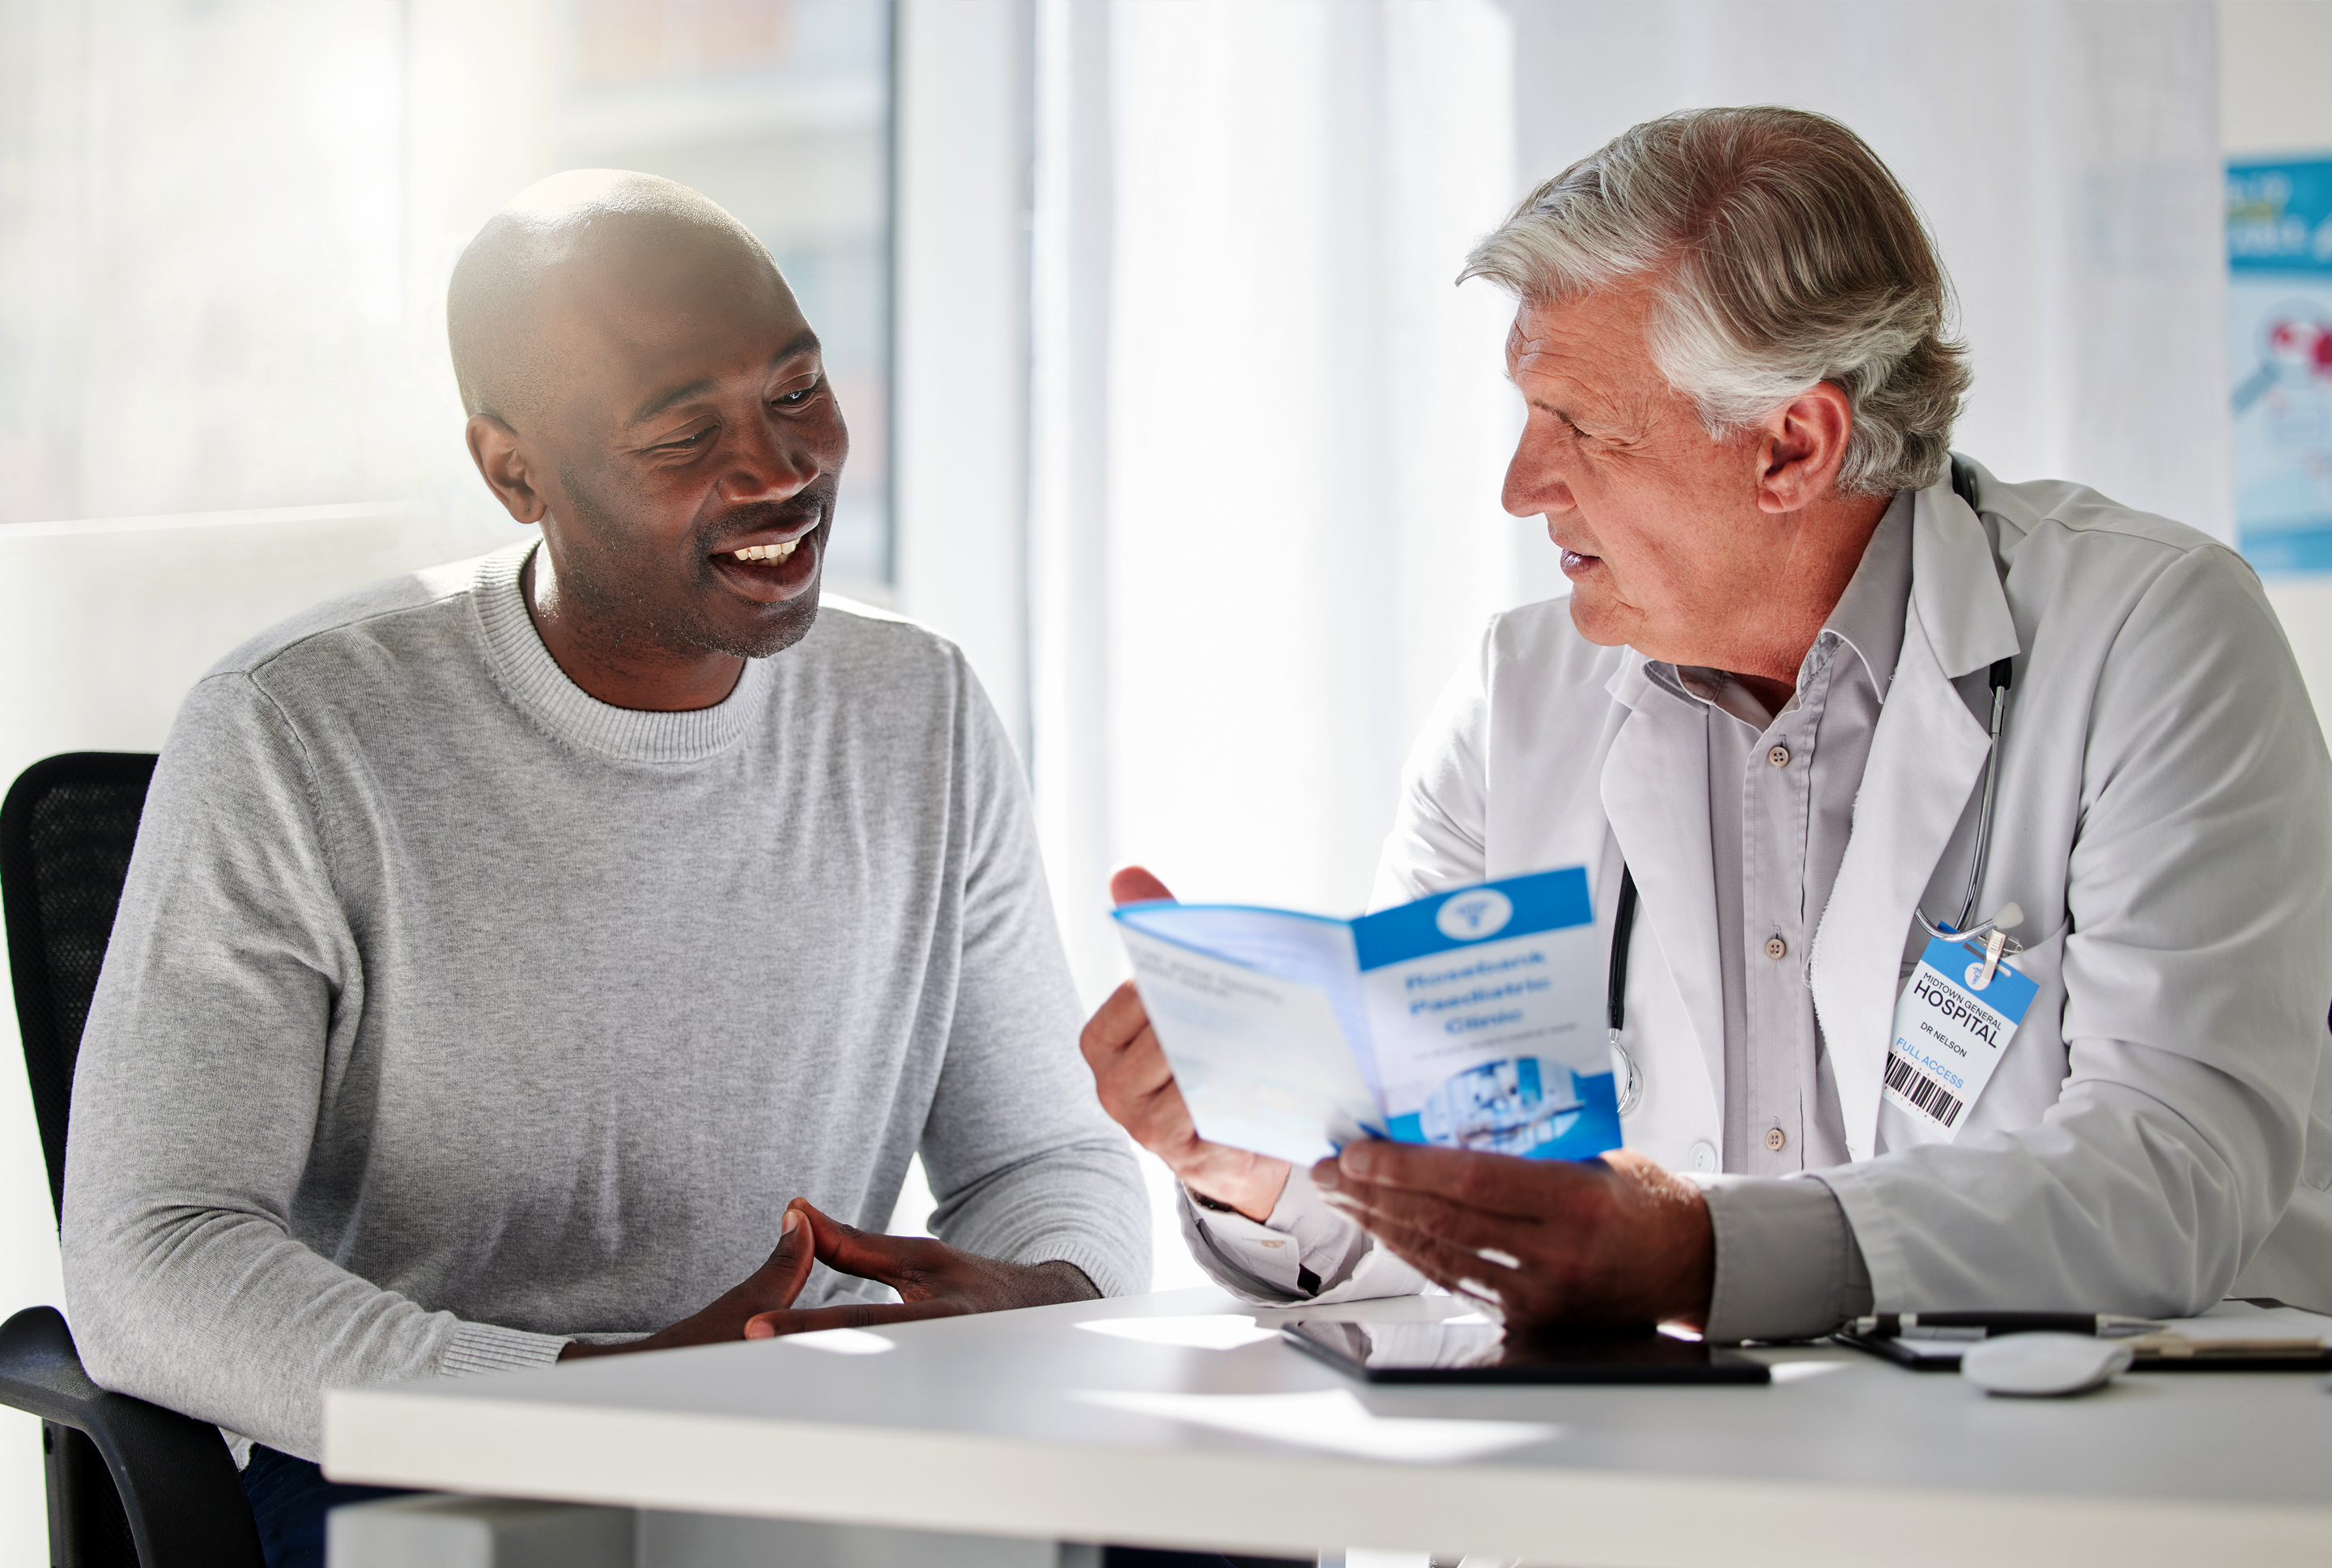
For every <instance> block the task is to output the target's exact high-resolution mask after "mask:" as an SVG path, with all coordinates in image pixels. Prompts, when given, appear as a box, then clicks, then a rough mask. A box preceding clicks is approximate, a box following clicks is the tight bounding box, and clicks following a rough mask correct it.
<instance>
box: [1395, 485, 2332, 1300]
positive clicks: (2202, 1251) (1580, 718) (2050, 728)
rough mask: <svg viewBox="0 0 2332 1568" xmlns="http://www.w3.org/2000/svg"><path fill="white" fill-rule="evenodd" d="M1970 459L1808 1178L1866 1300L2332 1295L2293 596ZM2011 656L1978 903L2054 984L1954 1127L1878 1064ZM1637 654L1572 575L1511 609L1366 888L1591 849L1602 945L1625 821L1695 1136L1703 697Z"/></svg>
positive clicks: (1680, 1128) (2330, 1087) (1856, 927)
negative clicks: (1592, 610) (1908, 1103)
mask: <svg viewBox="0 0 2332 1568" xmlns="http://www.w3.org/2000/svg"><path fill="white" fill-rule="evenodd" d="M1976 472H1977V477H1978V485H1979V489H1978V493H1977V499H1978V503H1979V509H1980V511H1981V514H1982V515H1981V520H1979V518H1978V515H1977V513H1975V512H1972V511H1970V509H1969V508H1968V507H1967V506H1966V504H1965V503H1964V502H1963V501H1961V500H1960V499H1959V498H1958V497H1957V496H1956V495H1955V494H1954V492H1953V490H1952V489H1951V487H1950V485H1949V483H1948V482H1943V483H1938V484H1936V485H1935V486H1934V487H1932V488H1930V489H1926V490H1925V491H1923V492H1922V493H1921V494H1920V495H1919V496H1918V497H1917V499H1916V509H1915V513H1914V518H1913V523H1912V529H1913V542H1912V558H1913V568H1912V574H1913V575H1912V585H1911V599H1910V604H1909V608H1908V610H1907V616H1906V625H1905V629H1904V637H1903V650H1902V655H1901V659H1900V661H1899V663H1898V664H1897V668H1896V671H1895V675H1894V679H1893V683H1892V685H1891V687H1890V688H1889V689H1888V694H1887V699H1886V703H1885V706H1884V708H1883V709H1882V712H1881V716H1880V718H1879V720H1878V728H1877V731H1876V733H1875V734H1874V736H1873V737H1872V741H1871V747H1870V755H1869V762H1868V768H1867V770H1866V772H1865V774H1864V776H1863V782H1862V786H1861V789H1860V791H1859V794H1858V796H1857V798H1856V802H1855V815H1854V828H1853V832H1852V836H1851V839H1850V841H1849V845H1848V848H1847V851H1846V858H1845V860H1844V863H1843V864H1842V865H1841V866H1840V870H1839V874H1838V880H1837V883H1836V886H1835V889H1834V891H1833V893H1832V895H1831V898H1830V905H1829V908H1827V909H1826V910H1825V911H1824V912H1823V914H1822V917H1821V926H1820V927H1819V930H1818V932H1817V934H1816V937H1815V940H1814V942H1813V945H1812V952H1811V982H1812V988H1813V994H1814V1004H1815V1008H1816V1011H1817V1013H1818V1015H1819V1017H1820V1019H1821V1026H1822V1031H1823V1037H1824V1040H1825V1041H1826V1046H1827V1050H1828V1051H1829V1053H1830V1061H1831V1066H1832V1069H1833V1071H1834V1074H1835V1078H1836V1082H1837V1086H1838V1094H1839V1099H1840V1107H1841V1109H1842V1111H1843V1113H1844V1118H1845V1127H1846V1137H1847V1143H1848V1146H1849V1150H1850V1151H1851V1153H1852V1155H1853V1160H1852V1163H1850V1164H1847V1165H1843V1166H1839V1167H1834V1168H1832V1169H1830V1170H1829V1171H1826V1172H1824V1173H1823V1177H1824V1179H1825V1180H1826V1181H1827V1182H1828V1183H1829V1184H1830V1187H1831V1189H1832V1190H1833V1191H1834V1192H1835V1193H1837V1194H1838V1197H1839V1200H1840V1202H1841V1204H1842V1205H1843V1206H1844V1208H1845V1211H1846V1213H1847V1216H1848V1218H1849V1221H1851V1223H1852V1225H1853V1227H1854V1233H1855V1237H1856V1239H1857V1240H1858V1241H1859V1243H1860V1246H1861V1249H1862V1253H1863V1257H1864V1259H1865V1260H1866V1261H1867V1262H1868V1265H1869V1269H1870V1278H1871V1285H1872V1289H1873V1292H1874V1294H1875V1297H1876V1298H1877V1307H1878V1310H1881V1311H1890V1310H1917V1309H1921V1308H1926V1309H1931V1310H1932V1309H1941V1308H1951V1307H2003V1308H2004V1307H2028V1308H2036V1309H2039V1308H2060V1309H2088V1310H2104V1311H2125V1312H2138V1313H2154V1314H2184V1313H2189V1312H2193V1311H2198V1310H2200V1309H2202V1308H2203V1307H2206V1306H2208V1305H2209V1304H2211V1303H2213V1302H2215V1301H2217V1300H2218V1299H2219V1298H2220V1297H2222V1296H2227V1295H2245V1296H2254V1295H2256V1296H2276V1297H2283V1298H2284V1299H2286V1300H2289V1301H2292V1302H2294V1303H2297V1304H2299V1305H2303V1306H2307V1307H2313V1308H2317V1309H2319V1310H2327V1309H2332V1190H2328V1189H2332V1071H2325V1070H2322V1069H2323V1064H2324V1061H2325V1058H2326V1055H2327V1046H2332V1034H2327V1027H2326V1012H2327V1004H2328V1003H2332V890H2327V883H2332V763H2327V756H2326V753H2325V747H2324V741H2323V737H2322V735H2321V733H2320V731H2319V730H2318V725H2317V720H2316V716H2315V712H2314V710H2313V708H2311V706H2310V704H2309V701H2308V693H2307V691H2306V689H2305V688H2304V687H2303V685H2302V684H2301V681H2300V677H2299V671H2298V670H2297V668H2296V667H2295V666H2294V664H2293V661H2292V658H2291V654H2290V651H2289V647H2288V645H2287V644H2286V642H2285V641H2284V638H2283V634H2282V632H2281V630H2280V628H2279V625H2278V624H2277V622H2276V619H2275V616H2274V614H2273V613H2272V612H2271V611H2270V609H2269V607H2268V604H2267V601H2266V598H2265V596H2264V595H2263V594H2262V593H2261V592H2260V585H2259V583H2258V580H2257V578H2256V577H2255V576H2254V575H2252V573H2251V569H2250V568H2249V567H2248V566H2246V565H2244V564H2243V563H2242V561H2241V559H2240V558H2239V557H2238V556H2235V555H2234V554H2233V553H2232V552H2231V551H2229V550H2228V549H2226V548H2225V547H2224V546H2221V545H2218V544H2216V543H2214V542H2213V541H2211V540H2209V539H2207V538H2205V537H2203V536H2202V535H2200V534H2197V533H2195V532H2194V531H2193V530H2192V529H2189V528H2185V527H2180V526H2179V525H2177V524H2174V523H2170V522H2166V521H2165V520H2164V519H2162V518H2155V517H2150V516H2147V515H2146V514H2144V513H2139V512H2136V511H2132V510H2130V509H2128V508H2123V507H2118V506H2116V505H2114V504H2113V503H2112V502H2110V501H2108V500H2107V499H2104V498H2103V497H2101V496H2098V495H2097V494H2096V493H2094V492H2092V491H2089V490H2087V489H2081V488H2079V487H2078V486H2074V485H2069V484H2061V483H2050V482H2041V483H2032V484H2021V485H2011V484H2003V483H2002V482H2001V481H2000V480H1995V479H1993V477H1992V476H1991V475H1990V474H1988V473H1985V472H1983V470H1981V469H1978V470H1976ZM1995 550H1996V552H1997V556H1998V561H1999V566H1998V567H1997V568H1996V567H1995V565H1994V552H1995ZM2010 656H2013V657H2014V659H2015V661H2016V662H2015V684H2014V688H2013V689H2012V693H2011V696H2010V699H2009V705H2008V712H2007V720H2006V725H2005V728H2004V732H2003V735H2002V745H2001V763H2000V796H1999V804H1998V809H1997V813H1996V816H1995V819H1994V826H1993V850H1992V854H1991V860H1990V865H1989V869H1988V870H1987V872H1986V874H1985V877H1984V879H1983V887H1982V889H1981V890H1980V895H1979V898H1978V900H1977V905H1976V908H1977V912H1978V913H1977V917H1978V918H1979V919H1981V918H1983V917H1984V916H1986V915H1987V914H1989V913H1990V912H1991V911H1993V910H1994V909H1996V908H1999V907H2000V906H2002V905H2003V904H2005V903H2007V902H2008V901H2010V900H2012V899H2013V900H2014V901H2015V902H2017V903H2018V904H2021V906H2022V907H2023V908H2024V911H2025V919H2024V922H2023V924H2022V925H2021V927H2019V928H2018V929H2017V930H2016V931H2015V932H2014V933H2012V934H2013V935H2015V936H2019V937H2021V938H2022V939H2023V940H2024V941H2025V942H2026V943H2027V944H2028V946H2027V950H2026V951H2025V952H2024V953H2022V954H2021V955H2017V957H2016V958H2015V960H2014V962H2015V963H2016V965H2018V966H2019V967H2021V969H2023V970H2024V972H2025V973H2026V974H2029V975H2031V978H2032V979H2033V980H2034V981H2036V982H2037V983H2038V984H2039V986H2040V994H2039V996H2038V997H2037V998H2036V999H2035V1001H2034V1003H2033V1004H2032V1006H2031V1011H2030V1012H2029V1013H2028V1014H2027V1016H2026V1017H2025V1019H2024V1021H2023V1023H2022V1026H2021V1028H2019V1029H2018V1031H2016V1034H2015V1037H2014V1039H2013V1040H2012V1041H2011V1043H2010V1045H2009V1047H2008V1050H2007V1051H2006V1053H2005V1054H2004V1056H2003V1058H2002V1061H2001V1063H2000V1065H1999V1067H1998V1069H1997V1070H1996V1071H1995V1072H1994V1074H1993V1079H1992V1081H1991V1083H1990V1085H1989V1086H1988V1087H1987V1088H1986V1089H1985V1090H1984V1092H1983V1096H1982V1098H1979V1099H1978V1100H1977V1101H1976V1102H1975V1105H1974V1107H1973V1109H1972V1111H1971V1112H1970V1113H1969V1115H1968V1116H1967V1117H1966V1118H1965V1125H1964V1129H1963V1130H1962V1131H1961V1133H1960V1135H1959V1136H1958V1140H1957V1142H1956V1143H1955V1144H1945V1143H1942V1142H1939V1141H1930V1140H1929V1139H1928V1138H1927V1136H1926V1134H1924V1133H1923V1131H1922V1126H1921V1124H1919V1123H1918V1122H1916V1120H1915V1119H1914V1118H1913V1117H1909V1116H1907V1115H1906V1114H1905V1113H1903V1112H1902V1111H1901V1110H1900V1109H1899V1108H1898V1107H1895V1106H1893V1105H1892V1104H1890V1103H1888V1102H1886V1101H1885V1100H1884V1098H1883V1097H1882V1095H1881V1093H1880V1076H1881V1072H1882V1070H1883V1068H1884V1065H1885V1062H1886V1056H1887V1047H1888V1041H1889V1039H1890V1038H1891V1035H1892V1025H1893V1017H1894V1009H1895V1002H1896V997H1897V992H1898V989H1899V987H1900V985H1901V984H1902V983H1903V981H1904V980H1905V979H1906V978H1907V975H1908V974H1909V972H1910V965H1911V962H1912V961H1913V959H1914V957H1915V956H1916V954H1917V952H1918V951H1919V950H1920V948H1921V947H1922V946H1924V945H1925V941H1926V938H1925V936H1924V935H1923V934H1921V933H1919V931H1918V928H1917V927H1916V924H1915V923H1914V921H1913V918H1912V909H1913V906H1914V905H1915V904H1916V903H1919V902H1921V901H1924V903H1925V906H1926V909H1927V911H1928V913H1929V914H1930V916H1932V917H1935V918H1937V919H1941V920H1950V919H1953V918H1954V917H1956V916H1957V914H1958V912H1959V908H1960V904H1961V900H1962V898H1963V895H1964V885H1965V882H1966V878H1967V872H1968V866H1969V862H1970V859H1971V856H1972V854H1973V844H1974V834H1975V822H1976V815H1977V802H1978V799H1979V797H1980V795H1981V794H1982V781H1983V765H1984V756H1985V724H1984V723H1983V722H1979V719H1978V717H1977V715H1978V713H1982V714H1983V716H1984V717H1986V718H1987V719H1988V717H1989V716H1990V712H1991V695H1990V691H1989V689H1988V688H1987V686H1986V679H1985V678H1986V670H1987V668H1988V667H1989V666H1990V665H1991V663H1992V662H1993V660H1997V659H2002V658H2007V657H2010ZM1644 662H1645V661H1644V658H1643V656H1642V655H1641V654H1639V653H1637V652H1635V651H1633V650H1630V649H1625V648H1599V647H1596V646H1594V645H1593V644H1591V643H1589V642H1587V641H1585V640H1583V639H1582V638H1581V637H1580V635H1579V634H1578V632H1576V631H1575V630H1573V628H1572V623H1571V616H1570V613H1569V609H1568V605H1567V603H1566V602H1564V601H1560V600H1558V601H1554V602H1553V603H1544V604H1536V605H1531V606H1528V607H1525V608H1524V609H1520V610H1516V611H1514V612H1511V613H1506V614H1504V615H1501V616H1499V617H1497V618H1496V620H1495V621H1494V622H1492V624H1491V626H1490V629H1489V631H1488V632H1487V634H1486V637H1485V639H1484V641H1483V644H1482V647H1481V651H1480V654H1479V657H1478V659H1477V660H1475V661H1473V662H1472V663H1471V664H1470V665H1469V667H1468V668H1467V670H1464V671H1462V672H1461V673H1460V675H1459V677H1458V679H1457V680H1455V681H1454V682H1453V683H1452V685H1451V687H1450V689H1449V690H1448V693H1447V694H1446V695H1445V697H1444V698H1443V699H1442V703H1441V705H1440V707H1439V708H1438V711H1437V713H1436V716H1435V717H1434V719H1433V721H1432V723H1431V724H1430V725H1429V727H1428V729H1427V731H1426V733H1425V734H1424V736H1422V737H1421V738H1420V739H1419V743H1418V746H1417V749H1416V751H1415V753H1414V754H1413V755H1412V756H1411V758H1410V766H1409V769H1408V773H1407V777H1406V783H1405V787H1404V790H1403V796H1402V803H1401V807H1400V816H1399V820H1398V822H1397V824H1396V826H1395V829H1394V831H1393V832H1392V834H1391V838H1390V839H1389V840H1388V841H1387V844H1386V850H1385V860H1384V866H1383V869H1382V871H1381V877H1380V881H1379V887H1378V898H1379V901H1380V902H1385V901H1392V900H1396V899H1400V898H1415V897H1418V896H1419V895H1421V894H1424V893H1426V892H1429V891H1432V890H1435V889H1442V888H1448V887H1451V886H1455V885H1459V884H1462V883H1466V882H1469V881H1474V880H1477V879H1482V878H1486V877H1490V878H1496V877H1505V876H1512V875H1515V874H1517V873H1520V872H1524V871H1530V870H1540V869H1543V868H1546V867H1550V866H1562V865H1573V864H1582V863H1583V864H1585V865H1586V866H1587V867H1588V868H1589V869H1590V871H1591V875H1592V876H1593V878H1594V880H1595V889H1596V910H1597V918H1598V920H1599V922H1600V923H1601V926H1602V927H1603V933H1604V936H1605V938H1606V941H1607V942H1608V940H1609V935H1610V922H1611V919H1612V915H1613V910H1614V908H1615V906H1616V904H1617V901H1618V896H1619V886H1620V869H1621V864H1622V857H1623V856H1624V857H1625V862H1626V864H1627V865H1629V866H1631V867H1632V868H1633V869H1634V871H1635V876H1636V882H1637V885H1638V887H1639V889H1640V890H1641V893H1642V907H1641V913H1640V914H1639V917H1638V921H1637V926H1636V931H1635V937H1634V947H1633V961H1632V964H1631V965H1630V976H1629V984H1628V1002H1627V1018H1628V1031H1627V1032H1628V1037H1629V1041H1630V1046H1631V1048H1632V1050H1633V1052H1634V1055H1635V1058H1636V1060H1637V1062H1638V1064H1639V1069H1640V1071H1641V1074H1642V1080H1643V1100H1642V1103H1641V1105H1640V1106H1639V1107H1638V1108H1637V1109H1636V1110H1635V1111H1634V1112H1633V1113H1632V1114H1631V1115H1630V1117H1628V1119H1627V1121H1626V1124H1625V1133H1626V1137H1627V1142H1628V1145H1629V1146H1630V1147H1631V1148H1636V1149H1640V1150H1642V1151H1643V1152H1645V1153H1646V1154H1648V1155H1651V1156H1652V1157H1653V1158H1655V1159H1657V1160H1658V1161H1660V1162H1661V1163H1662V1164H1667V1165H1668V1166H1669V1167H1671V1168H1674V1169H1688V1168H1691V1167H1692V1166H1693V1165H1694V1164H1696V1160H1695V1158H1694V1155H1695V1152H1696V1151H1695V1145H1703V1147H1702V1148H1701V1149H1700V1150H1699V1151H1698V1153H1699V1155H1700V1157H1701V1160H1700V1163H1705V1162H1706V1159H1707V1156H1708V1154H1709V1152H1710V1151H1711V1150H1713V1149H1714V1148H1716V1146H1717V1145H1718V1142H1719V1137H1720V1128H1721V1126H1722V1117H1721V1107H1722V1106H1723V1104H1724V1084H1723V1077H1724V1070H1725V1051H1724V1035H1723V1029H1724V1023H1723V1012H1722V999H1721V997H1720V994H1719V990H1718V986H1719V979H1718V975H1719V971H1718V964H1717V947H1716V943H1717V930H1716V894H1715V884H1714V880H1713V872H1712V869H1711V862H1710V848H1709V832H1708V820H1709V800H1708V790H1707V778H1708V774H1707V767H1706V751H1705V746H1706V740H1705V736H1706V724H1705V717H1704V715H1703V714H1702V713H1701V712H1700V711H1699V710H1698V708H1697V707H1696V705H1692V704H1688V703H1687V702H1685V701H1684V700H1683V699H1681V698H1677V697H1675V696H1674V695H1673V694H1672V693H1669V692H1668V691H1666V690H1664V689H1662V688H1660V687H1658V685H1656V684H1655V683H1653V682H1652V681H1650V680H1649V679H1648V678H1647V676H1646V674H1645V671H1644ZM1792 961H1793V962H1794V961H1795V960H1794V959H1792ZM1390 1261H1391V1259H1371V1262H1376V1263H1378V1264H1379V1265H1380V1267H1379V1269H1377V1270H1374V1271H1372V1272H1383V1270H1382V1269H1381V1265H1382V1263H1385V1262H1390Z"/></svg>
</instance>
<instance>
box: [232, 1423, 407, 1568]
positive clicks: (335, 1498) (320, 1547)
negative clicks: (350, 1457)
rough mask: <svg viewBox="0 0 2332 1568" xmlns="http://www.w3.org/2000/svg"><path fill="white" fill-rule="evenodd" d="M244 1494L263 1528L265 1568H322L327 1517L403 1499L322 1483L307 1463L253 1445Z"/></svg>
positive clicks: (382, 1490) (389, 1490)
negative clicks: (376, 1501) (344, 1507)
mask: <svg viewBox="0 0 2332 1568" xmlns="http://www.w3.org/2000/svg"><path fill="white" fill-rule="evenodd" d="M243 1495H244V1497H248V1498H250V1499H251V1516H252V1518H253V1521H254V1522H256V1523H257V1524H258V1525H259V1550H260V1553H261V1554H262V1555H263V1556H264V1557H265V1558H266V1559H267V1568H324V1516H325V1515H326V1514H327V1513H329V1512H330V1511H331V1510H332V1509H334V1508H337V1507H339V1506H340V1505H341V1504H342V1503H362V1502H366V1501H368V1500H369V1499H371V1498H374V1497H399V1496H402V1494H401V1493H400V1492H399V1491H398V1489H397V1487H346V1486H342V1485H341V1484H340V1483H339V1482H338V1481H328V1480H326V1479H324V1472H323V1471H321V1470H320V1469H318V1468H316V1467H315V1466H314V1465H313V1464H311V1462H309V1461H308V1460H306V1459H293V1458H292V1456H291V1455H290V1454H283V1453H278V1452H276V1451H275V1450H274V1449H271V1448H269V1447H267V1445H265V1444H264V1443H253V1444H252V1445H251V1463H249V1464H248V1465H245V1466H244V1468H243Z"/></svg>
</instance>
